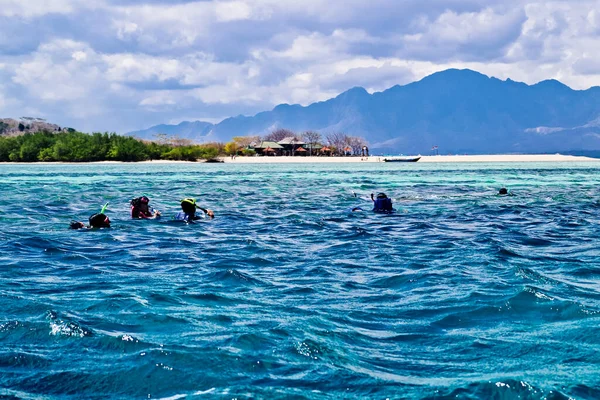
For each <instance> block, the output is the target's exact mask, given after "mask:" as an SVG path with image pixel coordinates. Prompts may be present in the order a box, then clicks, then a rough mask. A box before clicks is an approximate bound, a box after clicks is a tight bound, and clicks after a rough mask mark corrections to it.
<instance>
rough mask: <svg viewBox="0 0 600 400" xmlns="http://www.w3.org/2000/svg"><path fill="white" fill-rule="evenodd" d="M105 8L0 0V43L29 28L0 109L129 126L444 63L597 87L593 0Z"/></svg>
mask: <svg viewBox="0 0 600 400" xmlns="http://www.w3.org/2000/svg"><path fill="white" fill-rule="evenodd" d="M111 1H112V0H92V1H86V2H82V1H75V0H32V1H27V2H24V1H20V0H19V1H17V0H0V37H2V36H4V37H15V35H16V34H17V33H18V32H32V35H30V36H28V38H30V39H28V40H27V41H24V42H23V45H21V44H19V45H15V46H12V47H11V48H10V50H6V46H3V49H0V82H3V86H2V88H0V90H2V92H3V95H4V96H3V98H4V105H3V107H2V108H1V109H0V110H2V111H3V112H5V113H8V112H12V113H15V114H22V112H21V109H20V108H19V107H25V105H27V107H30V109H31V111H35V110H38V111H40V112H41V113H43V114H44V116H45V117H47V118H48V119H49V120H53V119H56V120H57V122H59V123H63V122H61V121H59V119H66V120H67V121H70V120H71V119H72V120H74V121H75V122H74V123H73V124H72V125H76V122H77V121H79V120H77V118H80V119H82V120H81V121H85V123H89V124H100V126H97V127H96V126H94V127H95V128H96V129H105V127H106V128H108V129H128V128H133V127H139V128H141V127H143V126H144V125H147V124H148V123H150V121H152V123H154V122H155V120H158V121H156V122H160V121H169V120H177V119H179V118H183V117H184V116H188V115H204V116H205V117H206V118H212V119H213V120H214V119H217V118H221V117H222V116H223V115H235V114H239V113H240V112H248V110H251V111H252V112H254V111H258V110H260V109H266V108H270V107H272V106H275V105H276V104H278V103H300V104H309V103H311V102H314V101H319V100H325V99H327V98H330V97H333V96H336V95H337V94H339V93H340V92H341V91H343V90H346V89H349V88H351V87H353V86H363V87H365V88H367V89H368V90H369V91H379V90H384V89H386V88H388V87H390V86H393V85H394V84H406V83H408V82H410V81H412V80H414V79H420V78H422V77H424V76H426V75H428V74H430V73H433V72H436V71H440V70H443V69H446V68H471V69H475V70H478V71H480V72H482V73H485V74H487V75H493V76H497V77H499V78H501V79H506V78H509V77H510V78H512V79H514V80H520V81H524V82H527V83H535V82H537V81H540V80H543V79H549V78H557V79H560V80H562V81H563V82H565V83H566V84H568V85H571V86H573V87H574V88H578V89H583V88H587V87H589V86H592V85H600V54H597V52H595V51H594V50H595V49H596V48H599V47H600V11H599V10H600V1H599V0H581V1H578V2H577V3H576V4H574V2H570V1H567V0H555V1H540V0H538V1H527V0H507V1H503V2H500V1H499V0H461V1H455V0H430V1H427V2H423V1H422V0H403V1H402V2H398V1H396V0H370V1H369V2H366V1H364V0H347V1H343V2H342V1H339V2H332V1H329V0H305V1H302V2H298V1H283V0H228V1H223V0H218V1H217V0H213V1H195V2H189V1H176V2H155V1H151V2H150V1H148V2H145V3H144V2H142V1H139V2H137V3H136V2H131V1H130V2H127V3H121V4H119V5H112V4H111ZM113 3H116V2H113ZM36 32H38V33H39V34H38V35H35V34H34V33H36ZM40 32H41V33H40ZM19 43H21V42H19ZM3 44H6V43H5V42H3ZM8 99H10V101H9V100H8ZM211 113H214V115H213V114H211ZM13 116H19V115H13ZM86 118H87V119H86ZM82 123H83V122H82ZM68 124H71V123H70V122H69V123H68ZM77 126H78V127H81V125H77Z"/></svg>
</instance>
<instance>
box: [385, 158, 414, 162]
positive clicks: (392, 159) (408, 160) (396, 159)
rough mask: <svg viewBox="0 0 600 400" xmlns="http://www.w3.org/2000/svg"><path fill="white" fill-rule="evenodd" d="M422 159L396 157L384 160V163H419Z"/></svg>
mask: <svg viewBox="0 0 600 400" xmlns="http://www.w3.org/2000/svg"><path fill="white" fill-rule="evenodd" d="M420 159H421V157H394V158H384V159H383V161H384V162H417V161H419V160H420Z"/></svg>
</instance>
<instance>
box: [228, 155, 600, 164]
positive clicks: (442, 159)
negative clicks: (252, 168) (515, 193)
mask: <svg viewBox="0 0 600 400" xmlns="http://www.w3.org/2000/svg"><path fill="white" fill-rule="evenodd" d="M415 157H416V156H415ZM384 158H386V157H381V156H371V157H316V156H313V157H285V156H281V157H276V156H272V157H265V156H261V157H236V158H234V159H232V158H231V157H220V160H222V161H224V162H226V163H234V164H279V163H282V164H283V163H376V162H384V161H383V160H384ZM387 158H394V157H387ZM402 158H410V157H402ZM418 162H419V163H486V162H487V163H496V162H598V163H600V159H598V158H590V157H578V156H567V155H561V154H494V155H472V156H469V155H455V156H421V159H420V160H419V161H418Z"/></svg>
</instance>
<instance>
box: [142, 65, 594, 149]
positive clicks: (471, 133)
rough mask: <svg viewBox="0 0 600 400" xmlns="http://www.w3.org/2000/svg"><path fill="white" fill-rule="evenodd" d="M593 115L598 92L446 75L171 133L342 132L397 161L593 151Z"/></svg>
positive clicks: (202, 137)
mask: <svg viewBox="0 0 600 400" xmlns="http://www.w3.org/2000/svg"><path fill="white" fill-rule="evenodd" d="M598 110H600V88H591V89H588V90H572V89H570V88H569V87H568V86H566V85H564V84H563V83H561V82H559V81H557V80H553V79H551V80H546V81H542V82H539V83H537V84H535V85H528V84H525V83H522V82H515V81H513V80H511V79H506V80H501V79H498V78H496V77H490V76H487V75H484V74H482V73H479V72H477V71H473V70H470V69H449V70H445V71H439V72H436V73H434V74H432V75H429V76H427V77H425V78H423V79H421V80H420V81H417V82H413V83H409V84H406V85H403V86H399V85H396V86H393V87H391V88H390V89H387V90H385V91H382V92H377V93H373V94H369V93H368V92H367V91H366V90H365V89H364V88H362V87H360V86H357V87H353V88H351V89H349V90H346V91H344V92H343V93H341V94H339V95H338V96H336V97H334V98H331V99H329V100H326V101H321V102H316V103H313V104H310V105H306V106H301V105H298V104H293V105H290V104H280V105H278V106H276V107H274V108H273V109H272V110H271V111H264V112H260V113H258V114H256V115H254V116H245V117H244V116H238V117H235V118H227V119H224V120H223V121H221V122H220V123H218V124H215V125H212V124H208V123H207V125H206V127H205V128H203V129H199V128H201V127H200V126H182V127H179V128H178V127H175V128H173V132H175V131H177V132H178V134H181V132H185V134H188V135H190V136H189V138H191V139H196V140H197V141H206V140H208V139H210V140H217V141H222V142H226V141H229V140H231V138H232V137H234V136H243V135H264V134H267V133H269V132H270V131H272V130H273V129H275V128H286V129H290V130H293V131H296V132H303V131H306V130H315V131H319V132H321V133H322V134H323V135H324V136H326V135H327V134H329V133H333V132H341V133H345V134H348V135H358V136H363V137H365V139H366V140H367V141H369V142H370V143H371V147H372V148H373V149H378V150H377V151H381V152H384V151H385V152H388V151H389V152H400V153H404V154H408V153H422V154H425V153H427V152H428V151H430V149H431V147H432V146H434V145H435V146H439V149H440V153H441V152H462V153H465V152H466V153H482V152H488V153H498V152H506V151H508V152H531V151H534V152H545V151H551V152H556V151H562V150H579V149H581V150H598V149H600V135H598V134H597V129H598V125H600V124H598V123H597V122H595V119H596V118H598ZM532 127H533V128H532ZM553 127H562V128H560V129H558V128H553ZM163 129H164V128H163ZM148 131H149V130H148ZM163 133H167V132H163ZM183 137H185V136H183Z"/></svg>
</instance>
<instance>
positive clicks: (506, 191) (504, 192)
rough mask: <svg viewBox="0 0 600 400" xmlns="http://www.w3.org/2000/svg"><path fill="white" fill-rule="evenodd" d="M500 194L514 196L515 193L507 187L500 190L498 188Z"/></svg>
mask: <svg viewBox="0 0 600 400" xmlns="http://www.w3.org/2000/svg"><path fill="white" fill-rule="evenodd" d="M498 196H514V194H513V193H512V192H511V191H510V190H508V189H507V188H500V190H498Z"/></svg>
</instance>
